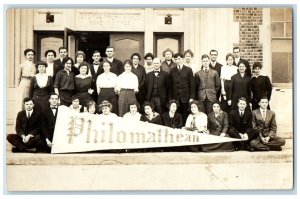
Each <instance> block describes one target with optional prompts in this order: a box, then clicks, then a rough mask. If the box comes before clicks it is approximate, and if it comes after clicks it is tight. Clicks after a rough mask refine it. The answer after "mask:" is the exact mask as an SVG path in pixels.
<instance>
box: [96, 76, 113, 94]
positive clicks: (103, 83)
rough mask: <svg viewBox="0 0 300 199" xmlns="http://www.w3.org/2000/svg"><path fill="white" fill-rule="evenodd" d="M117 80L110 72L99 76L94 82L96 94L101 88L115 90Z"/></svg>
mask: <svg viewBox="0 0 300 199" xmlns="http://www.w3.org/2000/svg"><path fill="white" fill-rule="evenodd" d="M117 78H118V76H117V75H116V74H114V73H112V72H109V73H102V74H101V75H99V76H98V78H97V81H96V85H97V92H98V93H99V91H100V89H101V88H115V87H116V86H117Z"/></svg>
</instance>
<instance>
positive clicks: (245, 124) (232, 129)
mask: <svg viewBox="0 0 300 199" xmlns="http://www.w3.org/2000/svg"><path fill="white" fill-rule="evenodd" d="M251 131H252V113H251V112H250V111H249V110H244V115H243V117H240V112H239V110H232V111H230V113H229V130H228V134H229V135H230V137H234V138H241V137H240V135H239V133H247V134H248V135H249V134H250V132H251Z"/></svg>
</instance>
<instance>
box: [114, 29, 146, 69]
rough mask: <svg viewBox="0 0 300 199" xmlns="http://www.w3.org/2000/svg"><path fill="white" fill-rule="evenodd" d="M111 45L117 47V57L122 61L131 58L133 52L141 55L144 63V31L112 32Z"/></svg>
mask: <svg viewBox="0 0 300 199" xmlns="http://www.w3.org/2000/svg"><path fill="white" fill-rule="evenodd" d="M110 46H113V47H114V49H115V57H116V58H117V59H119V60H121V61H122V62H123V61H125V60H126V59H130V56H131V55H132V54H133V53H139V54H140V55H141V61H140V63H141V64H142V63H143V62H144V60H143V57H144V34H143V33H111V34H110Z"/></svg>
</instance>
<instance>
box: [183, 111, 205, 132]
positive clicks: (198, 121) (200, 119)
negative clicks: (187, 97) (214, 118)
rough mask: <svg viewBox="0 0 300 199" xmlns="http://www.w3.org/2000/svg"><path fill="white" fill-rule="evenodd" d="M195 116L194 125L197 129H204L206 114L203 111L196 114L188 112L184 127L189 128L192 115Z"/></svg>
mask: <svg viewBox="0 0 300 199" xmlns="http://www.w3.org/2000/svg"><path fill="white" fill-rule="evenodd" d="M194 116H195V127H197V129H198V131H204V130H206V129H207V116H206V114H205V113H202V112H200V113H199V114H198V115H193V114H190V115H189V116H188V118H187V120H186V123H185V127H187V128H191V127H192V126H191V125H192V121H193V117H194Z"/></svg>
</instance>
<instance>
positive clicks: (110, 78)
mask: <svg viewBox="0 0 300 199" xmlns="http://www.w3.org/2000/svg"><path fill="white" fill-rule="evenodd" d="M102 65H103V70H104V73H102V74H101V75H99V76H98V78H97V82H96V87H97V93H98V101H97V104H98V105H99V104H101V103H102V101H104V100H107V101H109V102H110V103H111V104H112V112H113V113H115V114H118V96H117V94H116V86H117V75H116V74H114V73H112V72H110V68H111V65H110V62H108V61H106V60H104V61H103V63H102Z"/></svg>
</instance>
